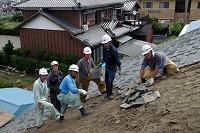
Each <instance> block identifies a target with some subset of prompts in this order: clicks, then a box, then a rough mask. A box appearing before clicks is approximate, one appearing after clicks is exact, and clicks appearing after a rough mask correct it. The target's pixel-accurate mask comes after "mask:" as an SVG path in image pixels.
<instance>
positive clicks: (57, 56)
mask: <svg viewBox="0 0 200 133" xmlns="http://www.w3.org/2000/svg"><path fill="white" fill-rule="evenodd" d="M50 60H51V61H54V60H56V61H58V62H61V60H62V57H61V55H60V54H59V53H55V54H53V55H51V57H50Z"/></svg>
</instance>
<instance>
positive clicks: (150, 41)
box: [146, 28, 154, 43]
mask: <svg viewBox="0 0 200 133" xmlns="http://www.w3.org/2000/svg"><path fill="white" fill-rule="evenodd" d="M153 33H154V31H153V28H151V30H150V32H149V34H148V35H147V37H146V42H149V43H152V42H153Z"/></svg>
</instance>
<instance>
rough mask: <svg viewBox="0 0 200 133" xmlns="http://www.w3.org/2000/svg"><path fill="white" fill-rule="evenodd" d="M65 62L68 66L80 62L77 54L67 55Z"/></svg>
mask: <svg viewBox="0 0 200 133" xmlns="http://www.w3.org/2000/svg"><path fill="white" fill-rule="evenodd" d="M63 62H64V63H67V64H76V63H77V62H78V57H77V56H76V55H75V54H67V55H66V56H65V58H64V59H63Z"/></svg>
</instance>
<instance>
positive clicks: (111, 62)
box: [98, 34, 123, 100]
mask: <svg viewBox="0 0 200 133" xmlns="http://www.w3.org/2000/svg"><path fill="white" fill-rule="evenodd" d="M102 44H103V45H104V47H103V58H102V60H101V62H100V64H102V63H104V62H105V64H106V70H105V83H106V92H107V98H108V99H109V100H112V99H114V96H113V92H112V89H113V81H114V78H115V74H116V71H117V70H118V69H119V74H122V73H123V72H122V70H121V62H120V60H119V56H118V51H117V49H116V48H115V47H114V46H113V45H112V39H111V37H110V36H109V35H107V34H106V35H104V36H103V37H102ZM100 64H99V65H100ZM99 65H98V66H99Z"/></svg>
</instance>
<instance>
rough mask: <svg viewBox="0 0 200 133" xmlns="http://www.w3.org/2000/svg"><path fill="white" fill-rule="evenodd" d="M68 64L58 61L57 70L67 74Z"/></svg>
mask: <svg viewBox="0 0 200 133" xmlns="http://www.w3.org/2000/svg"><path fill="white" fill-rule="evenodd" d="M69 66H70V65H69V64H64V63H60V64H59V70H60V71H61V72H62V73H63V74H64V75H65V76H66V75H67V74H68V69H69Z"/></svg>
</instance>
